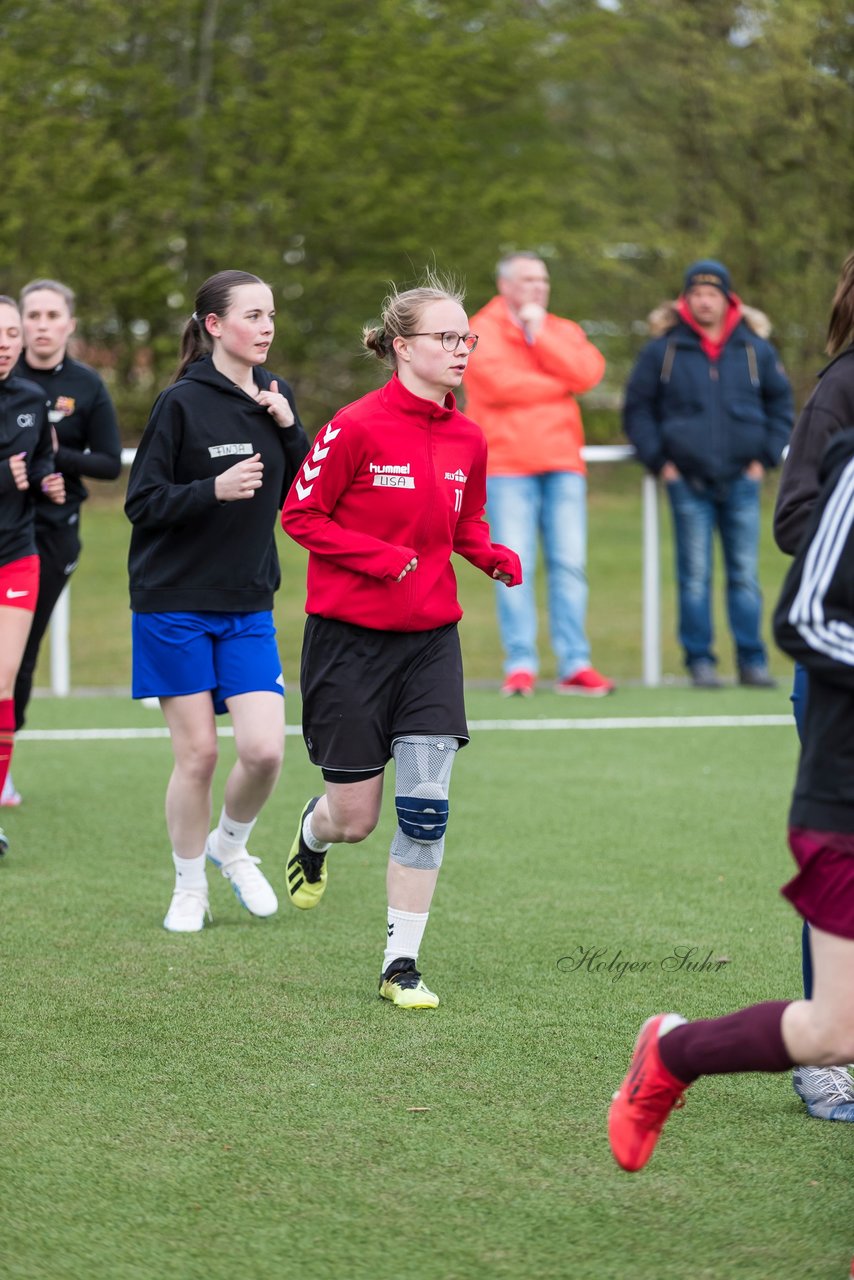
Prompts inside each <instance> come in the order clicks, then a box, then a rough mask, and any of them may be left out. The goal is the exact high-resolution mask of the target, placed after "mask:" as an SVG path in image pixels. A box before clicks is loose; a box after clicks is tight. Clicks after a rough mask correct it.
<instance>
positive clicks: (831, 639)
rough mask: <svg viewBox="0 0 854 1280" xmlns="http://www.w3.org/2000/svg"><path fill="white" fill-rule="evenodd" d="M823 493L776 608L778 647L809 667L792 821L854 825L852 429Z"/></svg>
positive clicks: (834, 451)
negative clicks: (802, 740)
mask: <svg viewBox="0 0 854 1280" xmlns="http://www.w3.org/2000/svg"><path fill="white" fill-rule="evenodd" d="M819 479H820V481H821V492H820V494H819V498H818V502H817V504H816V507H815V510H814V511H813V513H812V517H811V519H810V523H809V526H808V528H807V531H806V533H805V535H804V540H803V542H802V544H801V546H800V549H799V551H798V554H797V556H796V558H795V561H794V563H793V565H792V567H791V569H790V570H789V573H788V575H787V577H786V581H785V583H784V584H783V592H782V595H781V596H780V602H779V604H778V605H777V609H776V612H775V614H774V635H775V638H776V640H777V643H778V645H779V646H780V648H781V649H782V650H783V651H784V652H785V653H788V654H789V655H790V656H791V657H792V658H795V659H796V661H798V662H800V663H802V664H803V665H804V666H805V667H806V669H807V671H808V672H809V695H808V697H807V708H806V725H805V729H804V745H803V749H802V751H801V759H800V764H799V766H798V776H797V781H796V783H795V792H794V796H793V797H792V807H791V811H790V814H789V822H790V825H791V826H793V827H809V828H812V829H813V830H816V831H844V832H849V833H850V832H854V430H850V431H842V432H840V433H839V434H838V435H836V436H834V437H833V439H832V440H831V442H830V444H829V445H828V447H827V450H826V452H825V454H824V456H823V458H822V461H821V466H820V468H819Z"/></svg>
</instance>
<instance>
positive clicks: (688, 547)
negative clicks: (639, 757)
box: [623, 259, 793, 689]
mask: <svg viewBox="0 0 854 1280" xmlns="http://www.w3.org/2000/svg"><path fill="white" fill-rule="evenodd" d="M649 324H650V330H651V332H652V333H653V334H654V335H655V336H654V337H653V340H652V341H651V342H649V343H647V345H646V346H645V347H644V348H643V350H642V351H641V353H640V356H639V357H638V360H637V363H636V365H635V367H634V369H633V371H632V374H631V377H630V379H629V383H628V386H627V388H626V403H625V409H624V412H623V425H624V429H625V432H626V435H627V436H628V437H629V439H630V440H631V442H632V444H633V445H634V446H635V449H636V450H637V453H638V457H639V459H640V461H641V462H642V463H643V464H644V466H645V467H646V468H647V469H648V470H649V471H651V472H652V473H653V474H654V475H658V476H661V479H662V481H663V482H664V484H665V486H666V489H667V495H668V498H669V500H670V506H671V510H672V512H673V535H674V542H675V547H676V573H677V579H678V584H679V641H680V643H681V645H682V648H683V650H684V653H685V665H686V667H687V668H688V671H689V673H690V676H691V679H692V682H693V683H694V684H695V685H696V686H698V687H699V688H706V689H715V688H719V687H720V684H721V681H720V679H719V677H718V674H717V659H716V657H715V654H714V652H713V649H712V641H713V629H712V535H713V532H714V530H715V529H716V528H717V530H718V533H719V534H720V539H721V546H722V549H723V555H724V563H725V565H726V578H727V612H728V614H729V624H730V629H731V631H732V635H733V640H734V642H735V650H736V663H737V666H738V676H739V680H740V682H741V684H745V685H753V686H755V687H758V688H771V687H773V685H774V683H775V682H774V680H772V678H771V676H770V675H769V673H768V655H767V650H766V648H765V645H764V644H763V642H762V637H761V634H760V633H761V625H762V594H761V592H760V589H759V580H758V569H757V561H758V553H759V494H760V489H761V485H762V478H763V476H764V474H765V472H766V470H768V468H769V467H775V466H776V465H777V464H778V463H779V461H780V457H781V455H782V452H783V449H784V448H785V446H786V442H787V441H788V438H789V433H790V431H791V429H792V420H793V404H792V389H791V387H790V385H789V380H788V378H787V377H786V374H785V372H784V370H783V367H782V365H781V363H780V359H779V356H778V355H777V352H776V351H775V350H774V348H773V346H772V345H771V344H770V342H768V341H767V337H768V334H769V332H770V324H769V323H768V319H767V317H766V316H764V315H763V314H762V312H761V311H755V310H753V309H752V308H749V307H744V306H743V305H742V303H741V300H740V299H739V298H738V297H737V296H736V294H734V293H733V292H732V289H731V287H730V278H729V272H728V271H727V269H726V267H725V266H724V265H723V264H722V263H720V262H715V261H713V260H712V259H704V260H702V261H700V262H695V263H693V265H692V266H690V267H689V268H688V270H687V271H686V272H685V281H684V285H683V289H682V294H681V296H680V297H679V298H678V299H677V301H676V302H673V303H666V304H665V305H664V306H663V307H659V308H658V310H657V311H654V312H653V313H652V315H651V316H650V318H649Z"/></svg>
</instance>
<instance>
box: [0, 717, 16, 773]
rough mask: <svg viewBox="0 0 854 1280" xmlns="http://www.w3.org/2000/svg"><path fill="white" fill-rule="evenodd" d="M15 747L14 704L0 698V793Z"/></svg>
mask: <svg viewBox="0 0 854 1280" xmlns="http://www.w3.org/2000/svg"><path fill="white" fill-rule="evenodd" d="M14 746H15V703H14V701H13V699H12V698H0V791H2V790H3V786H4V784H5V782H6V775H7V773H8V772H9V766H10V765H11V763H12V750H13V748H14Z"/></svg>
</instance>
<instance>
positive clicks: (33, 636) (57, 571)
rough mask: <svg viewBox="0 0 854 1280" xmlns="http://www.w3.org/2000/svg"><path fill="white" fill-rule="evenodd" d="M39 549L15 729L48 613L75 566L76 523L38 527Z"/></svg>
mask: <svg viewBox="0 0 854 1280" xmlns="http://www.w3.org/2000/svg"><path fill="white" fill-rule="evenodd" d="M36 545H37V547H38V553H39V562H40V563H39V596H38V600H37V601H36V611H35V613H34V614H33V625H32V627H31V628H30V637H29V639H28V640H27V647H26V649H25V650H24V656H23V658H22V659H21V666H20V668H19V670H18V677H17V679H16V681H15V729H16V730H18V729H20V728H21V726H22V725H23V723H24V720H25V718H26V711H27V703H28V702H29V700H30V694H31V693H32V689H33V675H34V673H35V669H36V661H37V659H38V656H39V648H40V647H41V642H42V640H43V639H44V633H45V632H46V631H47V628H48V624H49V622H50V617H51V614H52V613H53V611H54V609H55V608H56V602H57V600H58V599H59V597H60V596H61V595H62V590H63V587H64V586H65V584H66V582H67V581H68V579H69V578H70V577H71V575H72V573H73V572H74V570H75V569H76V568H77V560H78V557H79V555H80V535H79V533H78V528H77V524H76V523H75V524H73V525H60V526H57V527H56V528H50V529H39V530H38V531H37V535H36Z"/></svg>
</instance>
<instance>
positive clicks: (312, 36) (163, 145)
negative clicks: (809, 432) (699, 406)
mask: <svg viewBox="0 0 854 1280" xmlns="http://www.w3.org/2000/svg"><path fill="white" fill-rule="evenodd" d="M852 53H854V29H852V25H851V22H850V12H849V6H848V4H847V3H846V2H845V0H757V2H756V3H753V4H748V5H745V4H739V3H735V0H622V2H621V3H609V4H608V5H607V7H603V6H601V5H600V4H597V3H595V2H594V0H470V3H468V4H467V5H465V6H462V7H461V6H460V5H459V4H457V3H453V2H452V0H377V2H376V3H374V4H372V5H369V6H368V5H353V4H351V3H349V0H314V3H313V4H312V5H310V6H308V5H294V4H291V3H288V2H287V0H230V3H228V4H225V3H223V2H222V0H189V2H187V0H183V2H181V3H179V0H147V2H146V4H144V5H128V4H120V3H118V0H80V2H79V3H74V4H70V3H62V4H61V3H59V2H58V0H43V2H42V3H41V4H37V5H28V6H24V5H22V4H14V3H13V4H9V5H5V6H3V7H2V8H0V111H2V118H3V121H4V126H5V128H4V181H3V184H2V186H0V289H2V290H6V291H14V290H16V289H17V288H19V287H20V286H21V285H22V284H23V283H25V281H26V280H27V279H30V278H32V277H33V276H35V275H42V274H47V275H58V276H60V277H63V278H66V279H68V280H69V282H70V283H72V284H73V285H74V287H75V288H76V289H77V290H78V293H79V296H80V311H81V315H82V318H83V331H84V333H85V337H86V340H87V347H86V350H85V352H84V354H85V355H88V357H89V358H90V359H92V360H93V361H94V363H96V364H97V365H98V366H99V367H101V368H103V369H104V370H105V372H106V373H107V376H108V377H109V378H110V380H111V385H112V389H113V391H114V394H115V396H116V399H117V401H118V403H119V407H120V410H121V416H122V422H123V427H124V431H125V435H126V438H127V439H128V440H129V441H130V440H132V439H135V438H137V437H138V435H139V432H140V430H141V428H142V426H143V425H144V422H145V418H146V415H147V411H148V407H149V405H150V403H151V400H152V399H153V396H154V394H155V392H156V391H157V389H158V388H159V387H160V386H161V385H162V384H163V382H165V381H166V380H167V378H168V377H169V375H170V373H171V369H172V367H173V365H174V361H175V355H176V349H177V339H178V333H179V331H180V328H181V326H182V323H183V320H184V319H185V317H186V315H187V313H188V312H189V310H190V309H191V306H192V298H193V295H194V292H195V290H196V288H197V286H198V284H199V283H200V282H201V280H202V279H203V278H204V277H205V276H206V275H208V274H209V273H211V272H212V271H215V270H219V269H221V268H222V267H224V266H241V267H245V268H247V269H249V270H252V271H255V272H257V273H258V274H260V275H262V276H264V277H265V278H266V279H268V280H269V281H270V283H271V284H272V285H273V287H274V290H275V293H276V297H277V302H278V306H279V316H280V325H279V336H278V339H277V345H276V348H275V349H274V353H273V355H272V356H271V367H274V368H276V369H277V370H278V371H280V372H282V373H283V374H285V375H286V376H288V377H290V378H291V379H292V381H293V382H294V384H295V386H296V388H297V392H298V395H299V397H300V402H301V405H302V407H303V410H304V415H305V418H306V421H307V423H308V425H309V427H310V428H312V429H315V428H317V427H318V426H320V425H321V424H322V422H323V421H324V420H325V418H326V417H328V416H329V414H331V413H332V412H333V411H334V409H335V408H336V407H337V406H338V405H340V404H341V403H343V402H345V401H346V400H348V399H351V398H353V397H354V396H355V395H358V394H361V393H362V392H363V391H364V390H366V389H368V388H369V387H370V386H372V385H375V383H376V381H377V379H378V378H379V377H380V376H381V371H380V370H379V369H378V367H376V366H375V365H371V364H369V363H368V362H367V361H365V360H364V359H362V357H361V355H360V351H359V343H358V335H359V331H360V328H361V325H362V324H363V323H364V322H365V321H367V320H369V319H371V318H372V317H374V316H375V315H376V314H377V312H378V310H379V306H380V302H381V299H382V296H383V293H384V292H385V288H386V285H387V283H388V282H389V281H391V280H394V281H397V282H402V283H405V282H411V281H413V280H414V279H416V278H417V277H418V276H419V274H420V273H421V272H422V271H423V269H424V268H425V266H427V265H433V264H435V265H437V266H438V267H439V268H441V269H444V270H449V271H455V272H457V273H459V274H460V275H462V276H463V277H465V278H466V279H467V282H468V288H469V299H470V305H471V309H472V310H474V309H476V308H477V307H478V306H480V305H481V304H482V303H483V302H484V301H485V300H486V298H487V297H488V296H489V295H490V293H491V291H492V266H493V263H494V261H495V258H496V257H497V256H498V254H499V253H500V252H503V251H505V250H507V249H508V248H513V247H531V246H533V247H535V248H538V249H539V251H540V252H542V253H543V254H544V256H546V257H547V258H548V260H549V262H550V264H551V267H552V272H553V278H554V292H553V305H554V307H555V309H556V310H558V311H561V312H563V313H564V314H568V315H571V316H573V317H574V318H578V319H581V320H582V321H584V322H585V323H586V324H587V326H588V328H589V330H590V332H591V335H592V336H593V337H594V340H595V341H597V342H598V343H599V344H600V345H601V346H602V348H603V350H604V351H605V354H606V356H607V357H608V360H609V369H608V373H607V375H606V382H605V387H604V390H605V391H606V392H608V393H610V394H611V396H612V397H617V396H618V395H619V392H620V389H621V387H622V384H623V381H624V378H625V375H626V373H627V371H628V367H629V364H630V362H631V359H632V357H633V355H634V354H635V352H636V350H637V347H638V345H639V343H640V341H641V340H642V336H643V335H642V331H641V327H640V323H641V321H642V318H643V317H644V316H645V315H646V313H647V311H648V310H649V309H650V308H651V307H652V306H653V305H655V304H656V303H657V302H658V301H660V299H661V298H662V297H666V296H672V294H673V293H674V292H675V290H676V289H678V286H679V282H680V280H681V273H682V268H683V266H684V264H685V262H686V261H687V260H689V259H690V258H692V257H695V256H697V255H698V254H706V253H714V254H716V255H719V256H721V257H723V258H724V259H725V260H726V261H727V263H728V264H729V266H730V268H731V270H732V274H733V279H734V281H735V284H736V287H737V288H738V289H739V291H740V292H741V293H742V295H743V296H744V297H745V299H746V300H747V301H748V302H750V303H753V304H755V305H758V306H760V307H762V308H763V309H766V310H767V311H768V312H769V313H770V315H771V317H772V320H773V321H774V322H775V326H776V333H777V340H778V342H779V344H780V346H781V348H782V351H783V355H784V357H785V359H786V361H787V364H788V365H789V368H790V371H791V373H792V375H793V377H794V380H795V382H796V385H797V387H798V389H799V391H800V392H801V394H803V393H804V392H805V391H806V390H807V389H808V387H809V386H810V384H811V382H812V378H813V376H814V372H815V370H816V367H817V366H818V365H819V364H820V361H821V355H820V352H821V347H822V344H823V329H824V323H825V318H826V315H827V311H828V307H829V301H830V296H831V293H832V288H833V283H834V280H835V276H836V272H837V270H838V266H839V263H840V262H841V260H842V258H843V257H844V256H845V254H846V252H847V251H848V250H850V248H851V246H852V243H854V212H852V210H854V200H852V194H854V192H852V183H854V177H852V169H851V165H850V155H849V151H850V138H851V136H852V125H854V106H852V104H853V103H854V93H852V90H853V89H854V79H853V78H852V75H851V70H850V68H851V65H852ZM597 434H599V433H598V432H597Z"/></svg>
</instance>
